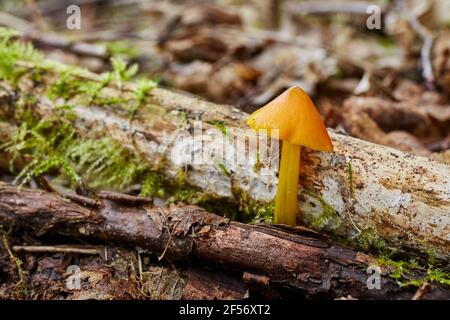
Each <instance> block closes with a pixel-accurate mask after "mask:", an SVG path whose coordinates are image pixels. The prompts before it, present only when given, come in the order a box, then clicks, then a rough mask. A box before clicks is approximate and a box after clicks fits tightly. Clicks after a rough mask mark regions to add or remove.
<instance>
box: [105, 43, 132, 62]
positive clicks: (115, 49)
mask: <svg viewBox="0 0 450 320" xmlns="http://www.w3.org/2000/svg"><path fill="white" fill-rule="evenodd" d="M106 48H107V50H108V53H109V54H110V55H111V56H119V57H127V58H128V59H133V58H136V57H137V56H138V55H139V53H138V51H137V50H136V49H135V48H134V47H132V46H131V45H130V43H128V42H125V41H110V42H107V43H106Z"/></svg>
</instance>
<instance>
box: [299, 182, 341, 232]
mask: <svg viewBox="0 0 450 320" xmlns="http://www.w3.org/2000/svg"><path fill="white" fill-rule="evenodd" d="M306 193H307V194H309V195H310V196H312V197H313V198H314V199H316V200H317V201H318V202H319V203H320V205H321V206H322V212H321V213H320V214H319V215H318V216H313V215H310V217H309V221H308V223H309V225H310V226H311V227H312V228H313V229H317V230H320V229H322V228H323V227H325V225H326V224H327V223H328V222H330V221H332V222H333V223H334V224H335V225H336V226H339V225H340V219H339V214H338V212H337V211H336V210H335V209H334V208H333V207H332V206H331V205H330V204H328V203H327V202H326V201H325V200H324V199H323V198H322V196H320V195H319V194H318V193H317V192H315V191H313V190H306Z"/></svg>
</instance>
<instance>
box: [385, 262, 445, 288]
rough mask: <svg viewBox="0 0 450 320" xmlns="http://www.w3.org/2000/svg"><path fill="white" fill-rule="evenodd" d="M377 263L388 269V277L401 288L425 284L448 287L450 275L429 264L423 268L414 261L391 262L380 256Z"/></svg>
mask: <svg viewBox="0 0 450 320" xmlns="http://www.w3.org/2000/svg"><path fill="white" fill-rule="evenodd" d="M377 263H378V264H379V265H380V266H387V267H388V268H389V269H390V272H389V277H391V278H393V279H395V280H396V281H397V284H398V285H399V286H401V287H406V286H415V287H419V286H421V285H422V284H423V283H425V282H429V283H437V284H440V285H444V286H450V273H449V272H448V271H445V270H443V269H441V268H438V267H436V266H435V265H433V264H431V263H428V265H427V266H423V265H420V264H419V263H418V262H417V261H416V260H414V259H411V260H408V261H406V260H393V259H391V258H389V257H386V256H380V257H379V258H378V259H377Z"/></svg>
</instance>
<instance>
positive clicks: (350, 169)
mask: <svg viewBox="0 0 450 320" xmlns="http://www.w3.org/2000/svg"><path fill="white" fill-rule="evenodd" d="M347 176H348V185H349V188H350V194H351V195H352V198H355V187H354V181H353V167H352V163H351V161H349V162H348V164H347Z"/></svg>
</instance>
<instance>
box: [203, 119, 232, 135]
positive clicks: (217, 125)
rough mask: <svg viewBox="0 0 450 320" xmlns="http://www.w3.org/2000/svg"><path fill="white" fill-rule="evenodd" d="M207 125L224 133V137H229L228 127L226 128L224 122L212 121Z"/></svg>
mask: <svg viewBox="0 0 450 320" xmlns="http://www.w3.org/2000/svg"><path fill="white" fill-rule="evenodd" d="M207 123H209V124H210V125H212V126H214V127H215V128H216V129H218V130H219V131H220V132H222V133H223V134H224V135H227V127H226V126H225V124H224V122H223V121H220V120H210V121H208V122H207Z"/></svg>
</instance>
